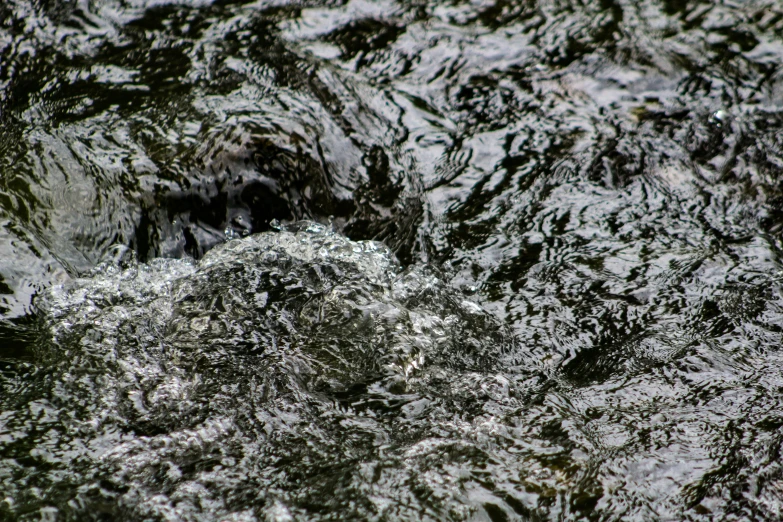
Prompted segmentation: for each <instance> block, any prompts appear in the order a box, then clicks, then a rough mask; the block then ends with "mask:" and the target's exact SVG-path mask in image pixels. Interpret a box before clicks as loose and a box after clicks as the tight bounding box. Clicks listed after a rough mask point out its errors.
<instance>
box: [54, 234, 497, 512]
mask: <svg viewBox="0 0 783 522" xmlns="http://www.w3.org/2000/svg"><path fill="white" fill-rule="evenodd" d="M39 308H40V310H41V312H42V316H43V318H44V319H43V320H44V322H45V325H46V327H47V328H46V331H48V332H49V334H50V340H49V341H48V342H46V343H44V345H42V347H41V356H42V357H43V359H44V360H48V361H49V362H50V363H51V364H52V365H53V366H52V367H53V368H55V369H54V370H53V373H52V375H51V380H50V381H49V385H50V386H51V389H53V390H54V389H56V390H57V392H56V395H57V401H58V408H59V409H58V411H59V412H61V413H63V414H64V415H65V417H67V418H68V421H66V423H65V424H66V425H67V426H68V427H67V429H66V430H65V431H66V433H63V434H61V435H60V440H59V443H66V442H67V444H73V445H76V446H78V447H79V449H78V450H75V451H73V452H71V453H70V454H62V455H60V457H59V458H60V459H61V460H59V463H58V465H60V466H67V467H69V468H70V469H71V470H73V471H72V473H73V474H74V476H72V477H71V479H70V480H69V482H68V484H67V485H64V484H58V487H59V488H61V489H60V491H61V494H64V495H65V496H70V497H72V498H70V499H69V500H68V501H67V502H66V499H65V498H62V499H61V500H60V501H59V502H57V504H59V505H61V506H69V507H68V509H72V510H73V512H72V513H70V514H69V515H70V516H73V517H75V518H79V517H83V516H90V515H91V513H93V510H94V509H95V507H96V505H98V504H99V505H100V506H101V510H103V511H104V512H105V514H106V515H109V516H115V517H120V518H127V519H141V518H145V517H152V518H154V519H167V520H202V519H203V520H215V519H217V518H220V519H221V520H255V519H264V518H267V519H270V520H283V519H286V517H301V518H302V519H308V520H311V519H317V518H319V517H323V518H330V517H333V516H334V514H335V513H342V514H345V515H346V516H348V515H351V516H354V517H358V518H375V517H383V516H390V517H392V518H397V517H399V516H413V515H414V514H415V513H418V514H419V515H424V516H425V518H427V517H429V518H433V519H437V518H441V517H443V516H445V515H446V514H448V516H450V517H453V518H458V519H459V518H465V517H468V516H469V515H471V514H473V513H475V512H476V510H477V509H481V508H480V505H476V504H475V503H474V502H471V501H470V500H469V499H468V498H466V497H465V492H464V491H462V488H461V483H462V482H463V480H464V479H466V478H467V477H469V476H470V474H471V470H473V468H474V467H475V465H479V466H480V465H481V464H476V463H480V462H483V461H484V460H485V459H486V458H487V456H486V455H484V453H483V451H482V450H481V448H480V446H481V444H478V443H477V440H476V439H475V437H476V432H475V431H474V430H476V427H477V426H478V425H480V424H481V422H479V424H476V425H474V424H472V421H471V418H473V417H476V416H477V415H476V413H471V412H470V411H469V410H470V409H471V408H473V409H475V408H476V406H477V405H478V406H479V407H480V403H477V402H476V401H475V398H476V394H477V393H479V394H486V395H487V397H488V398H489V397H493V396H494V398H496V399H499V400H500V401H502V400H504V399H505V400H510V397H509V389H510V383H509V382H508V380H507V379H506V378H504V377H502V376H500V375H495V374H493V370H494V371H497V368H498V365H499V364H501V362H504V363H505V364H506V365H507V364H509V363H510V362H512V361H511V358H510V357H511V354H512V349H511V348H512V347H513V342H512V338H511V337H510V336H509V335H508V334H507V333H506V331H505V330H504V328H502V327H501V326H500V324H499V323H497V322H496V321H495V320H494V319H493V318H492V317H491V316H489V315H488V314H487V313H486V312H484V311H483V310H482V309H481V308H480V307H479V306H478V305H477V304H475V303H473V302H470V301H467V300H466V299H465V298H464V297H463V296H462V295H461V294H460V293H458V292H455V291H453V290H451V289H450V288H449V286H448V285H447V284H445V283H443V282H442V281H441V280H440V279H439V278H438V277H437V276H436V275H435V274H434V273H433V272H432V271H431V270H429V269H427V268H426V267H412V268H409V269H407V270H403V269H402V268H401V267H400V266H399V264H398V263H397V262H396V260H395V258H394V256H393V254H392V253H391V252H390V251H389V250H388V249H387V248H386V247H384V246H383V245H381V244H380V243H375V242H353V241H350V240H348V239H346V238H344V237H342V236H340V235H338V234H336V233H333V232H332V231H330V230H329V229H328V228H327V227H324V226H322V225H318V224H314V223H309V222H302V223H299V224H296V225H293V226H290V227H286V228H283V229H281V230H280V231H278V232H267V233H262V234H259V235H254V236H249V237H246V238H243V239H237V240H234V241H230V242H228V243H225V244H223V245H221V246H219V247H217V248H215V249H213V250H212V251H210V252H209V253H208V254H207V255H206V256H204V258H203V259H202V260H201V261H199V262H193V261H188V260H163V259H156V260H153V261H151V262H149V263H146V264H145V263H136V262H134V261H130V262H125V263H124V266H120V265H118V264H117V263H114V262H108V263H104V264H102V265H100V266H99V267H98V268H96V269H95V270H94V271H93V272H92V273H91V275H90V277H87V278H82V279H76V280H73V281H71V282H69V283H67V284H63V285H60V286H55V287H52V288H51V289H50V291H49V292H48V293H47V294H46V295H45V296H44V297H43V298H42V299H41V300H40V302H39ZM465 399H472V400H471V401H470V404H472V406H470V407H467V406H466V403H465ZM418 419H423V420H425V421H426V422H423V423H420V422H418ZM422 466H423V467H422ZM449 466H457V467H458V468H461V469H463V471H462V472H460V473H458V474H456V475H453V476H452V475H451V474H450V473H448V472H444V469H446V468H449ZM440 468H444V469H440ZM439 469H440V470H439ZM437 470H439V471H437ZM428 473H435V474H434V475H432V476H431V477H430V476H429V475H428ZM460 474H462V475H464V476H463V477H460ZM444 478H448V481H452V483H449V482H448V481H447V482H445V483H444V482H443V480H444ZM430 480H434V482H430ZM417 481H419V482H421V483H420V484H419V486H416V487H413V486H412V485H411V484H412V482H417ZM54 482H56V481H54ZM50 503H51V499H50ZM284 515H285V516H284ZM281 517H282V518H281Z"/></svg>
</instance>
